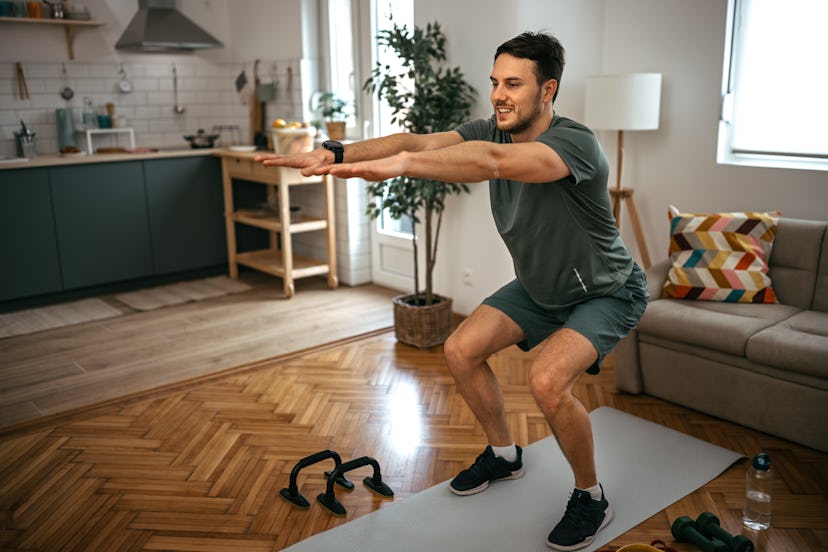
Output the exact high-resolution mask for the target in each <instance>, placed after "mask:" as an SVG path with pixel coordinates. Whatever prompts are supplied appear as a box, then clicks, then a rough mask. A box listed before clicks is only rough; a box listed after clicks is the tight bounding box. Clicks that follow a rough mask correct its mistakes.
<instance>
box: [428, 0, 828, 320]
mask: <svg viewBox="0 0 828 552" xmlns="http://www.w3.org/2000/svg"><path fill="white" fill-rule="evenodd" d="M415 6H416V12H415V15H416V19H417V23H418V24H423V23H425V22H427V21H432V20H435V19H436V20H439V21H440V22H441V24H442V25H443V26H444V28H445V30H446V33H447V35H448V48H449V56H450V61H451V63H452V64H453V65H460V66H461V68H462V69H463V70H464V72H465V73H466V76H467V77H468V78H470V79H472V78H474V79H477V80H474V81H473V82H474V83H475V85H476V86H478V88H479V90H480V91H481V93H482V94H481V98H480V102H481V103H480V106H479V110H478V111H479V112H478V113H477V114H478V115H481V116H485V115H488V113H489V112H490V107H489V105H488V98H487V88H488V85H487V83H486V82H485V81H486V78H487V77H488V74H489V73H488V71H489V70H490V68H491V55H492V54H493V52H494V49H495V48H496V47H497V45H498V44H500V43H501V42H503V41H504V40H506V39H508V38H510V37H511V36H513V35H515V34H518V33H520V32H522V31H524V30H548V31H551V32H552V33H553V34H556V35H557V36H558V37H559V38H560V39H561V42H562V43H563V45H564V47H565V48H566V50H567V64H566V68H565V70H564V74H563V79H562V83H561V92H560V94H559V96H558V100H557V105H556V110H557V111H558V112H559V113H561V114H563V115H566V116H569V117H573V118H575V119H580V118H582V117H583V87H584V79H585V77H586V76H588V75H591V74H595V73H615V72H638V71H656V72H661V73H662V74H663V91H662V108H661V109H662V112H661V127H660V129H659V130H657V131H652V132H637V133H636V132H628V133H625V151H626V157H625V161H624V183H625V185H627V186H631V187H633V188H635V190H636V192H635V197H636V205H637V207H638V211H639V214H640V216H641V219H642V223H643V226H644V231H645V234H646V238H647V243H648V246H649V250H650V256H651V258H653V259H654V260H657V259H661V258H664V257H665V256H666V251H667V243H668V239H667V218H666V212H667V207H668V205H669V204H671V203H672V204H675V205H676V206H677V207H679V208H680V209H683V210H685V211H695V212H705V211H730V210H776V209H779V210H781V211H782V214H783V216H790V217H797V218H812V219H824V218H825V212H826V207H828V176H827V173H825V172H818V171H802V170H781V169H762V168H750V167H735V166H725V165H717V164H716V135H717V121H718V114H719V96H720V86H721V76H722V61H723V47H724V36H725V14H726V6H727V2H726V0H707V1H704V2H687V1H684V0H611V1H605V0H580V1H579V0H522V1H519V2H512V3H508V4H507V3H503V2H494V1H490V0H486V1H484V2H475V3H474V16H473V17H470V13H469V3H466V2H460V3H448V2H442V1H439V0H417V2H416V4H415ZM481 73H482V74H481ZM478 75H479V76H480V77H481V78H477V77H478ZM769 78H770V79H771V81H772V75H770V76H769ZM777 84H778V83H777ZM784 108H785V107H784V105H773V106H768V113H769V116H770V114H771V112H772V110H775V111H777V112H782V113H784ZM599 138H600V139H601V142H602V144H603V145H604V149H605V150H606V152H607V155H608V157H609V159H610V163H611V165H612V171H613V174H614V170H615V168H614V167H615V165H614V163H615V148H616V141H615V135H614V133H606V132H602V133H599ZM486 188H487V186H486V185H485V184H483V185H476V186H475V189H474V192H473V194H472V196H471V197H469V196H462V197H460V198H455V199H454V200H452V202H451V206H450V208H449V210H448V211H447V216H448V219H449V220H448V221H446V223H445V224H446V233H445V235H444V236H443V238H442V239H443V240H444V242H443V243H441V246H440V247H441V250H440V258H439V261H438V263H437V269H436V283H435V285H436V287H437V290H438V291H439V292H440V293H444V294H447V295H450V296H451V297H453V298H454V301H455V310H456V311H457V312H459V313H462V314H468V313H470V312H471V310H473V309H474V307H475V306H476V305H477V304H478V303H479V302H480V300H481V299H483V298H484V297H486V296H487V295H488V294H489V293H490V292H491V291H493V290H494V289H495V288H496V287H497V286H498V285H499V284H500V283H503V282H505V281H506V280H507V279H509V278H511V277H512V272H511V266H510V260H509V257H508V254H506V252H505V248H504V247H503V246H502V244H501V242H500V238H499V236H497V235H496V232H495V231H494V224H493V223H492V222H491V213H490V212H489V202H488V194H487V190H486ZM621 218H622V235H623V237H624V240H625V242H626V243H627V244H628V245H629V246H630V249H631V250H632V251H633V253H634V254H636V255H637V248H636V246H635V238H634V236H633V234H632V230H631V228H630V226H629V224H628V223H629V217H628V216H627V212H626V210H625V211H624V212H623V213H622V217H621ZM464 268H471V269H472V270H473V273H474V274H473V280H474V285H473V286H472V287H468V286H465V285H463V282H462V270H463V269H464Z"/></svg>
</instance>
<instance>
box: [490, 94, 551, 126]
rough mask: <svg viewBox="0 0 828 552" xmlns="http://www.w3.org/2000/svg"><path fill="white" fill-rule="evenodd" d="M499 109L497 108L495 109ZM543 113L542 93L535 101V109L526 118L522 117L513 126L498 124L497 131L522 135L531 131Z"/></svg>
mask: <svg viewBox="0 0 828 552" xmlns="http://www.w3.org/2000/svg"><path fill="white" fill-rule="evenodd" d="M495 109H497V107H495ZM542 112H543V104H542V103H541V93H540V92H538V97H537V98H536V100H535V108H534V109H533V110H532V112H531V113H529V114H528V115H527V116H525V117H520V118H519V119H518V120H517V121H515V122H513V123H512V124H511V125H501V124H500V123H498V125H497V129H498V130H499V131H501V132H508V133H509V134H520V133H522V132H524V131H526V130H528V129H529V127H531V126H532V123H534V122H535V119H537V118H538V117H539V116H540V114H541V113H542Z"/></svg>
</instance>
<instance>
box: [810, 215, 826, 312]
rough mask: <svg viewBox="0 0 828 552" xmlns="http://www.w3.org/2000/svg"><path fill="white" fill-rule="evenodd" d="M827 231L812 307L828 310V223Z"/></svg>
mask: <svg viewBox="0 0 828 552" xmlns="http://www.w3.org/2000/svg"><path fill="white" fill-rule="evenodd" d="M825 226H826V232H825V235H824V237H823V238H822V255H821V256H820V259H819V269H818V270H817V277H816V285H815V286H814V301H813V303H812V304H811V309H813V310H816V311H820V312H828V223H826V225H825Z"/></svg>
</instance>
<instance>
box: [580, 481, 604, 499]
mask: <svg viewBox="0 0 828 552" xmlns="http://www.w3.org/2000/svg"><path fill="white" fill-rule="evenodd" d="M576 488H577V487H576ZM578 490H579V491H584V492H586V493H589V494H591V495H592V500H601V494H602V492H601V485H600V484H599V485H595V486H594V487H590V488H589V489H578Z"/></svg>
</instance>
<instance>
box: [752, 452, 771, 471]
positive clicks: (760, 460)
mask: <svg viewBox="0 0 828 552" xmlns="http://www.w3.org/2000/svg"><path fill="white" fill-rule="evenodd" d="M753 467H754V468H755V469H757V470H759V471H768V470H769V469H770V467H771V461H770V456H768V453H767V452H760V453H759V454H757V455H756V456H754V457H753Z"/></svg>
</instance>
